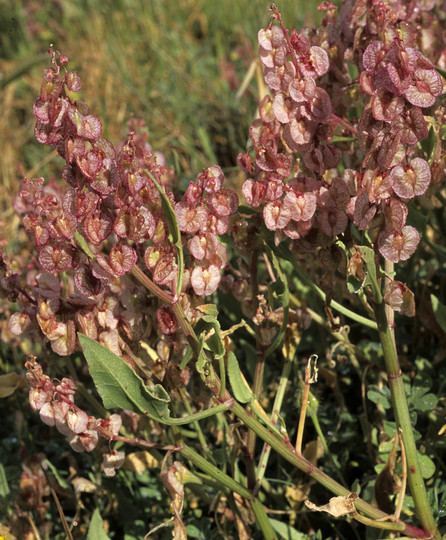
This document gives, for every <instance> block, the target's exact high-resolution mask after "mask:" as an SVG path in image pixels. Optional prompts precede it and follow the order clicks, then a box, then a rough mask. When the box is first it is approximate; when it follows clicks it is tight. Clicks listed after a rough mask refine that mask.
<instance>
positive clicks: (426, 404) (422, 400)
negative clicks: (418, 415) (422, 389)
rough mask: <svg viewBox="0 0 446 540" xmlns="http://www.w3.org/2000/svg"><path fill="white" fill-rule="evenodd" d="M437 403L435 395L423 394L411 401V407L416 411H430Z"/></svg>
mask: <svg viewBox="0 0 446 540" xmlns="http://www.w3.org/2000/svg"><path fill="white" fill-rule="evenodd" d="M437 403H438V397H437V396H436V395H435V394H432V393H429V394H423V395H422V396H417V397H416V398H415V399H413V400H412V405H413V407H414V409H416V410H417V411H422V412H427V411H432V410H433V409H434V407H435V406H436V405H437Z"/></svg>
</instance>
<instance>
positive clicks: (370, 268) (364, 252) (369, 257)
mask: <svg viewBox="0 0 446 540" xmlns="http://www.w3.org/2000/svg"><path fill="white" fill-rule="evenodd" d="M358 249H359V251H360V252H361V256H362V258H363V260H364V262H365V264H366V266H367V276H366V278H365V280H364V283H363V286H364V287H365V286H367V285H370V287H371V288H372V291H373V299H374V300H375V302H376V303H377V304H380V303H381V302H382V294H381V289H380V287H379V284H378V278H377V274H376V264H375V252H374V251H373V249H372V248H369V247H367V246H359V247H358Z"/></svg>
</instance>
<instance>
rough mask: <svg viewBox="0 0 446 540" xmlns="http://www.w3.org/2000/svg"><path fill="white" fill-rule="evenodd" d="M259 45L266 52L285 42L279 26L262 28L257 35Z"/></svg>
mask: <svg viewBox="0 0 446 540" xmlns="http://www.w3.org/2000/svg"><path fill="white" fill-rule="evenodd" d="M257 37H258V40H259V45H260V46H261V47H263V48H264V49H265V50H266V51H272V50H273V49H277V48H278V47H280V46H281V45H282V44H284V42H285V34H284V33H283V30H282V29H281V28H280V26H268V27H267V28H262V29H261V30H259V32H258V34H257Z"/></svg>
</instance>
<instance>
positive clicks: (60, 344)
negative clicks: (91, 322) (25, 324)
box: [50, 320, 76, 356]
mask: <svg viewBox="0 0 446 540" xmlns="http://www.w3.org/2000/svg"><path fill="white" fill-rule="evenodd" d="M50 340H51V348H52V350H53V351H54V352H55V353H56V354H58V355H59V356H69V355H70V354H73V353H74V349H75V347H76V327H75V325H74V322H73V321H72V320H69V321H67V322H66V325H65V331H64V333H63V334H61V335H60V336H58V337H57V338H56V339H51V338H50Z"/></svg>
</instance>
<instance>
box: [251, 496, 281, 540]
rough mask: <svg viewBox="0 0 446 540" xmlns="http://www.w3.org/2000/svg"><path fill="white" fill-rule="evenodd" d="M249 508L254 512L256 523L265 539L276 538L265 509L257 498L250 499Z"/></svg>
mask: <svg viewBox="0 0 446 540" xmlns="http://www.w3.org/2000/svg"><path fill="white" fill-rule="evenodd" d="M251 508H252V511H253V512H254V516H255V518H256V521H257V524H258V526H259V527H260V529H261V530H262V533H263V536H264V538H265V540H277V535H276V533H275V532H274V529H273V527H272V525H271V522H270V520H269V519H268V516H267V514H266V512H265V509H264V508H263V504H262V503H261V502H260V501H259V499H253V500H252V501H251Z"/></svg>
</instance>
